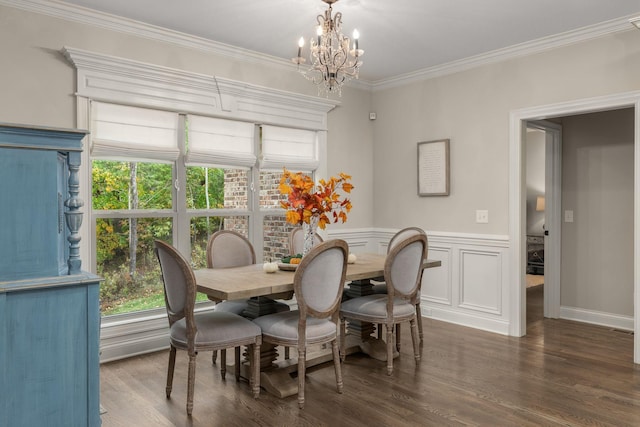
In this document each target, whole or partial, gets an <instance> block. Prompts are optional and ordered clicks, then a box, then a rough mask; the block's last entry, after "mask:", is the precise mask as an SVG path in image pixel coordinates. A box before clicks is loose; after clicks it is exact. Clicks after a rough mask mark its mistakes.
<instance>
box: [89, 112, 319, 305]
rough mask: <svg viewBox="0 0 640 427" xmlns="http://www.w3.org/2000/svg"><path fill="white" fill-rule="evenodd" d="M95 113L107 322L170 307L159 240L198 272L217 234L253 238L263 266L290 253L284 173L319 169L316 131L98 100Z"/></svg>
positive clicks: (97, 251)
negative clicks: (283, 196) (281, 190)
mask: <svg viewBox="0 0 640 427" xmlns="http://www.w3.org/2000/svg"><path fill="white" fill-rule="evenodd" d="M91 112H92V122H91V124H92V129H91V131H92V145H91V159H92V220H93V224H94V230H95V248H94V255H93V259H94V260H95V265H96V272H97V273H98V274H99V275H101V276H102V277H104V278H105V282H104V284H103V286H102V289H101V305H102V313H103V315H107V316H108V315H114V314H120V313H128V312H132V311H140V310H146V309H152V308H158V307H162V306H163V305H164V297H163V292H162V281H161V277H160V269H159V265H158V263H157V261H156V259H155V255H154V252H153V241H154V239H162V240H165V241H167V242H169V243H172V244H173V245H174V246H176V247H178V248H179V249H180V250H181V252H182V253H183V254H188V255H189V257H190V259H191V263H192V265H193V266H194V268H203V267H205V266H206V264H207V262H206V244H207V241H208V239H209V237H210V236H211V235H212V234H213V233H215V232H216V231H218V230H221V229H226V230H235V231H238V232H239V233H241V234H243V235H244V236H246V237H247V238H249V239H250V240H251V241H252V243H253V244H254V248H255V249H256V254H257V255H258V258H259V259H268V260H275V259H278V258H281V257H282V256H285V255H287V253H288V235H289V231H290V230H291V226H290V225H289V224H287V223H286V222H285V220H284V214H283V212H282V210H281V208H280V203H279V201H280V199H281V196H280V194H279V192H278V184H279V181H280V177H281V175H282V167H284V166H286V167H287V168H290V169H296V170H308V171H310V173H312V172H311V171H313V170H314V169H315V168H316V167H317V164H318V161H317V158H318V155H317V142H316V134H315V132H311V131H304V130H296V129H287V128H280V127H274V126H262V127H258V126H256V125H254V124H253V123H246V122H240V121H232V120H225V119H219V118H211V117H202V116H196V115H184V116H180V115H178V114H177V113H172V112H166V111H158V110H152V109H143V108H138V107H129V106H121V105H115V104H106V103H100V102H94V103H92V109H91ZM256 135H258V137H256ZM257 152H260V154H261V156H260V161H258V156H257V155H256V153H257ZM256 181H257V182H258V183H259V184H258V185H254V182H256ZM255 187H258V189H259V191H257V192H254V191H253V189H254V188H255ZM254 193H255V194H254ZM202 299H203V300H205V298H204V297H202Z"/></svg>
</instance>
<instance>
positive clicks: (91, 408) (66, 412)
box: [0, 123, 101, 427]
mask: <svg viewBox="0 0 640 427" xmlns="http://www.w3.org/2000/svg"><path fill="white" fill-rule="evenodd" d="M84 136H85V132H83V131H76V130H65V129H51V128H41V127H29V126H22V125H9V124H1V123H0V198H1V200H0V426H44V425H46V426H64V427H70V426H82V427H85V426H90V427H92V426H99V425H100V424H101V423H100V381H99V378H100V371H99V368H100V360H99V332H100V309H99V286H100V282H101V279H100V278H99V277H98V276H96V275H93V274H90V273H87V272H84V271H82V270H81V268H80V267H81V264H80V257H79V241H80V238H79V236H78V230H79V228H80V224H81V221H82V212H81V208H82V205H83V203H82V200H81V199H80V198H79V197H78V191H79V189H78V182H79V181H78V170H79V167H80V153H81V151H82V139H83V138H84Z"/></svg>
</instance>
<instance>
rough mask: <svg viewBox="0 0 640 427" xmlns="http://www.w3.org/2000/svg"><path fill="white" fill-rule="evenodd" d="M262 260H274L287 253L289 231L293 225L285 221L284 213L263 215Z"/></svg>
mask: <svg viewBox="0 0 640 427" xmlns="http://www.w3.org/2000/svg"><path fill="white" fill-rule="evenodd" d="M263 229H264V236H263V240H264V243H263V244H264V247H263V250H264V260H265V261H272V262H275V261H277V260H279V259H282V258H283V257H285V256H287V255H289V233H290V232H291V230H292V229H293V225H291V224H289V223H287V222H286V221H285V218H284V215H265V217H264V223H263Z"/></svg>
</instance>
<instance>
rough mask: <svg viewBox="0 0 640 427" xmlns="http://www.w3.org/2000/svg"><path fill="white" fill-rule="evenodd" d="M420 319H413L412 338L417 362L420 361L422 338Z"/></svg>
mask: <svg viewBox="0 0 640 427" xmlns="http://www.w3.org/2000/svg"><path fill="white" fill-rule="evenodd" d="M417 323H418V320H416V319H411V339H412V340H413V355H414V357H415V359H416V362H419V361H420V338H419V337H418V325H417Z"/></svg>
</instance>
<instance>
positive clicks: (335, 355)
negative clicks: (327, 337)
mask: <svg viewBox="0 0 640 427" xmlns="http://www.w3.org/2000/svg"><path fill="white" fill-rule="evenodd" d="M331 348H332V350H333V365H334V368H335V370H336V387H337V389H338V393H342V389H343V388H344V385H343V382H342V366H341V365H340V354H339V351H338V340H337V339H335V340H333V341H331Z"/></svg>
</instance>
